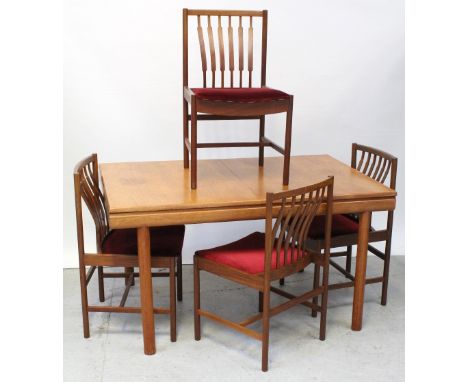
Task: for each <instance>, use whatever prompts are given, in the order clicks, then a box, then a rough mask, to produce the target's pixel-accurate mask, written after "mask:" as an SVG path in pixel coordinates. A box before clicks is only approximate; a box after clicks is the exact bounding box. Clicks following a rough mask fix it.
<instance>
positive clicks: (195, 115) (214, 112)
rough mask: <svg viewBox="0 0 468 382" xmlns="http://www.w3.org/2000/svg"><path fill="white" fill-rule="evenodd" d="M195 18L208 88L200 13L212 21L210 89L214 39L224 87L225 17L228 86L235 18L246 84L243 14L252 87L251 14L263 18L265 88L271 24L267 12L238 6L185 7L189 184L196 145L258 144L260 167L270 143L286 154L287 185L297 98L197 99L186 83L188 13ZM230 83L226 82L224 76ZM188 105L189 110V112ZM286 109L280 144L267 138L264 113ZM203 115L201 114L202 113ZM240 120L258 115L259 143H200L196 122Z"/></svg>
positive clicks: (213, 80)
mask: <svg viewBox="0 0 468 382" xmlns="http://www.w3.org/2000/svg"><path fill="white" fill-rule="evenodd" d="M189 16H196V17H197V19H198V27H197V31H198V37H199V43H200V54H201V60H202V71H203V87H204V88H206V87H207V80H206V71H207V63H206V49H205V42H204V38H203V28H202V26H201V17H207V19H208V27H207V33H208V41H209V49H210V61H211V73H212V76H211V87H213V88H214V87H215V85H216V75H215V74H216V70H217V67H216V53H215V40H217V43H218V52H219V70H220V72H221V87H225V72H226V71H227V67H226V65H225V50H224V38H223V28H222V26H221V18H222V17H227V18H228V20H229V27H228V39H229V44H228V45H229V46H228V49H229V69H228V70H229V72H230V76H229V77H230V87H231V88H232V87H233V86H234V75H233V74H234V72H235V71H236V69H235V63H234V42H233V41H234V34H235V33H234V32H233V27H232V24H231V20H232V18H234V17H238V18H239V23H240V24H239V28H238V39H239V44H238V48H239V52H238V56H239V64H238V71H239V87H240V88H242V87H243V81H242V78H243V71H244V44H243V41H244V39H243V36H244V28H243V26H242V18H243V17H245V18H248V19H249V20H250V24H249V28H248V67H247V72H248V87H252V71H253V26H252V18H254V17H260V18H262V59H261V80H260V85H261V87H265V86H266V54H267V26H268V11H266V10H263V11H236V10H196V9H183V54H182V56H183V62H182V64H183V151H184V167H185V168H189V159H190V174H191V188H192V189H196V188H197V149H199V148H217V147H258V148H259V159H258V164H259V166H263V163H264V150H265V147H271V148H272V149H274V150H276V151H277V152H279V153H280V154H283V155H284V164H283V184H284V185H287V184H288V183H289V163H290V154H291V133H292V112H293V96H292V95H289V97H288V99H282V100H275V101H269V102H250V103H249V102H245V103H243V102H222V101H208V100H202V99H197V97H196V96H195V94H194V93H193V92H192V91H191V89H190V88H189V86H188V78H189V76H188V17H189ZM212 17H213V18H217V20H218V28H217V33H218V39H215V38H214V35H213V27H212V25H211V18H212ZM226 84H227V80H226ZM189 105H190V114H189ZM283 112H286V131H285V143H284V147H280V146H279V145H277V144H276V143H274V142H272V141H271V140H270V139H268V138H267V137H265V115H267V114H276V113H283ZM200 113H201V114H200ZM239 119H241V120H242V119H254V120H258V121H259V139H258V142H217V143H199V142H198V141H197V126H198V121H214V120H239ZM189 121H190V139H189Z"/></svg>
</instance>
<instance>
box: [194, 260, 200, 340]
mask: <svg viewBox="0 0 468 382" xmlns="http://www.w3.org/2000/svg"><path fill="white" fill-rule="evenodd" d="M199 309H200V270H199V269H198V259H197V258H196V257H194V259H193V314H194V323H195V340H196V341H199V340H200V338H201V333H200V314H199V312H198V310H199Z"/></svg>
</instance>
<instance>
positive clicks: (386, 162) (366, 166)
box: [351, 143, 398, 190]
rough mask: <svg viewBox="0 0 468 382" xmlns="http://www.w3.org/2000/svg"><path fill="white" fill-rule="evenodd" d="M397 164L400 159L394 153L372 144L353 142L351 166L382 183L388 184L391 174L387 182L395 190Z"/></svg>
mask: <svg viewBox="0 0 468 382" xmlns="http://www.w3.org/2000/svg"><path fill="white" fill-rule="evenodd" d="M358 157H359V159H358ZM397 165H398V159H397V158H396V157H394V156H393V155H391V154H389V153H386V152H385V151H381V150H378V149H375V148H373V147H370V146H364V145H360V144H357V143H353V147H352V154H351V167H352V168H355V169H356V170H358V171H360V172H362V173H363V174H364V175H367V176H368V177H370V178H372V179H375V180H376V181H377V182H380V183H382V184H386V180H387V178H388V175H389V174H390V178H389V179H390V180H389V182H388V183H387V184H388V186H389V187H390V188H391V189H393V190H394V189H395V187H396V175H397Z"/></svg>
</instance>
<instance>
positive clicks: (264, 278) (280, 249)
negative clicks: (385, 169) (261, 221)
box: [194, 178, 333, 371]
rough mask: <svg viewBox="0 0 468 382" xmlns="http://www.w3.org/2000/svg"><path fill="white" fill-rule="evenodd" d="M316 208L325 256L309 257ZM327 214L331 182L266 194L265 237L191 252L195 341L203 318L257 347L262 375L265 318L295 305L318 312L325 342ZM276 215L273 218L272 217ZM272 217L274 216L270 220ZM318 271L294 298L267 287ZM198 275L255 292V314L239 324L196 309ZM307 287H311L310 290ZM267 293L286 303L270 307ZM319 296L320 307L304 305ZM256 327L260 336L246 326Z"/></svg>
mask: <svg viewBox="0 0 468 382" xmlns="http://www.w3.org/2000/svg"><path fill="white" fill-rule="evenodd" d="M319 208H323V209H324V210H323V211H322V212H323V213H325V214H326V217H325V220H326V228H325V250H324V251H323V253H321V251H311V250H308V249H307V248H306V246H305V242H306V239H307V232H308V230H309V226H310V224H311V222H312V221H313V220H314V218H315V217H316V214H317V212H318V210H319ZM332 209H333V178H329V179H328V180H325V181H323V182H320V183H317V184H314V185H312V186H307V187H303V188H299V189H296V190H290V191H284V192H278V193H267V195H266V220H265V234H263V233H260V232H255V233H253V234H251V235H249V236H247V237H244V238H243V239H240V240H238V241H236V242H234V243H230V244H227V245H224V246H221V247H217V248H212V249H207V250H202V251H197V252H196V253H195V255H194V314H195V339H196V340H197V341H198V340H200V338H201V330H200V317H206V318H209V319H211V320H214V321H216V322H218V323H220V324H223V325H225V326H227V327H229V328H231V329H235V330H237V331H239V332H241V333H243V334H246V335H248V336H250V337H253V338H255V339H257V340H260V341H261V342H262V370H263V371H267V370H268V343H269V330H270V318H271V317H273V316H275V315H276V314H278V313H281V312H283V311H285V310H287V309H289V308H291V307H293V306H295V305H297V304H302V305H305V306H307V307H309V308H311V310H312V312H320V314H321V316H320V339H321V340H325V330H326V315H327V293H328V264H329V255H330V233H331V219H332ZM276 212H277V213H276ZM274 216H277V218H276V220H275V219H274ZM311 263H314V264H315V266H316V269H322V283H321V285H318V284H315V285H314V287H313V289H312V290H310V291H308V292H306V293H304V294H302V295H301V296H299V297H296V296H294V295H292V294H290V293H287V292H285V291H283V290H281V289H278V288H275V287H272V286H271V282H272V281H274V280H279V279H280V278H282V277H285V276H288V275H290V274H293V273H296V272H298V271H300V270H301V269H304V268H305V267H307V266H308V265H309V264H311ZM200 271H206V272H209V273H213V274H216V275H218V276H220V277H223V278H226V279H228V280H231V281H234V282H237V283H240V284H242V285H245V286H247V287H250V288H253V289H256V290H258V291H259V292H260V296H261V299H260V301H261V304H262V309H261V311H262V312H261V313H259V314H255V315H254V316H252V317H250V318H247V319H245V320H243V321H241V322H239V323H236V322H233V321H230V320H228V319H225V318H222V317H220V316H218V315H216V314H214V313H211V312H208V311H206V310H202V309H201V304H200ZM311 287H312V285H311ZM270 291H271V292H274V293H278V294H280V295H281V296H283V297H286V298H288V299H289V301H287V302H285V303H282V304H280V305H278V306H275V307H273V308H272V307H270ZM318 296H321V303H320V305H318V301H317V302H315V303H312V302H311V301H310V300H311V299H313V298H316V297H318ZM260 320H261V321H262V332H261V333H258V332H257V331H254V330H252V329H249V328H248V326H249V325H251V324H253V323H254V322H257V321H260Z"/></svg>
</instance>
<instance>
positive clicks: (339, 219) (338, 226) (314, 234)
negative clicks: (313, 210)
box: [309, 215, 359, 239]
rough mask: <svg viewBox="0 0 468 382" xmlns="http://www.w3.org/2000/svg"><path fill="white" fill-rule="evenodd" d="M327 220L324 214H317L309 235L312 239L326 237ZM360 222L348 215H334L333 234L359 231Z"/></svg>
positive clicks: (338, 234)
mask: <svg viewBox="0 0 468 382" xmlns="http://www.w3.org/2000/svg"><path fill="white" fill-rule="evenodd" d="M325 220H326V217H325V216H323V215H319V216H316V217H315V218H314V220H312V224H311V225H310V228H309V237H311V238H312V239H323V238H324V237H325ZM358 229H359V223H358V222H357V221H355V220H353V219H351V218H350V217H348V216H346V215H333V220H332V236H340V235H347V234H351V233H357V232H358Z"/></svg>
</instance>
